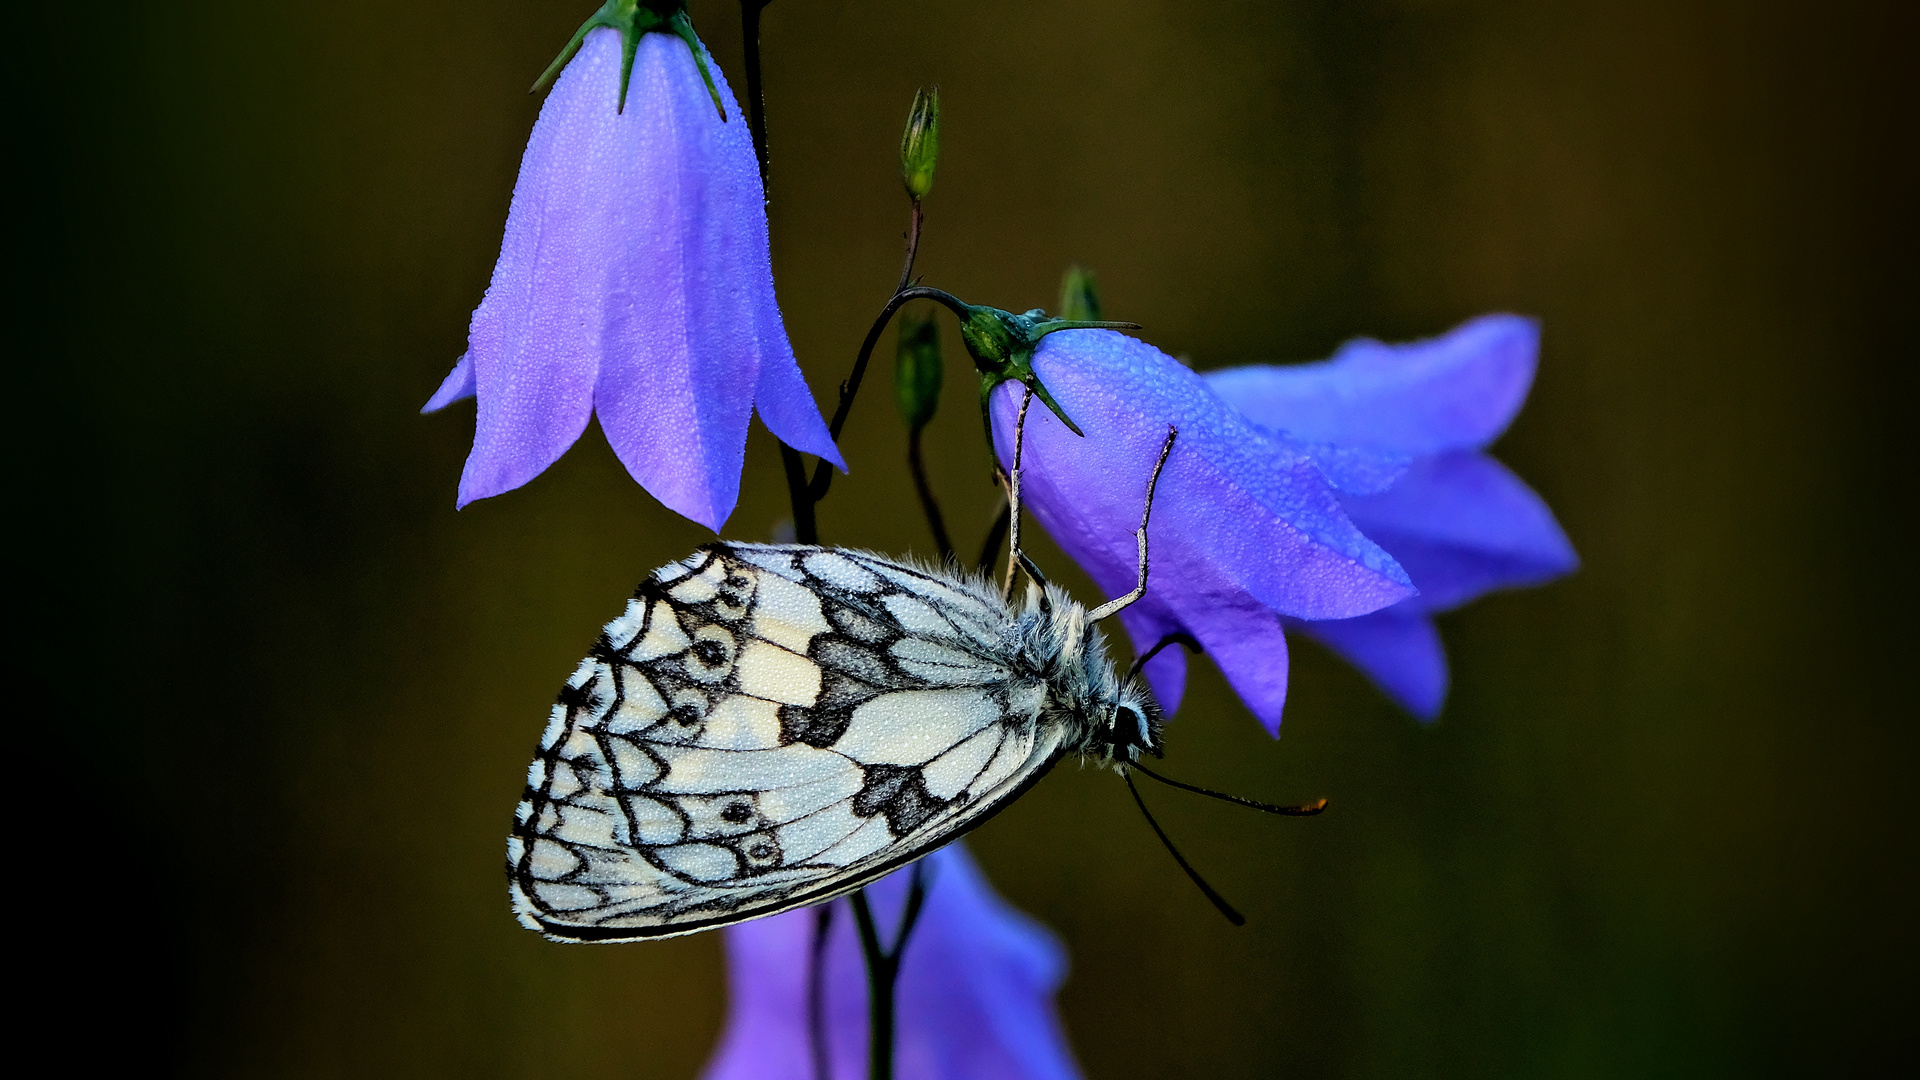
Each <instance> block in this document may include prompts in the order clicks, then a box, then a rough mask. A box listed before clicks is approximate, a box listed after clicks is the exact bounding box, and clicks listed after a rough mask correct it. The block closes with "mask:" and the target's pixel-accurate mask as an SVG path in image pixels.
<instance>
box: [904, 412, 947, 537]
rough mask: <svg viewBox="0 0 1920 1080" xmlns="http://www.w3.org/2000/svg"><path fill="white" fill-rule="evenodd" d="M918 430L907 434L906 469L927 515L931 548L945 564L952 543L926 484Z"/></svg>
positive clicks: (937, 504)
mask: <svg viewBox="0 0 1920 1080" xmlns="http://www.w3.org/2000/svg"><path fill="white" fill-rule="evenodd" d="M920 431H921V429H920V428H914V429H913V430H912V431H909V432H907V469H908V470H909V471H911V472H912V473H913V489H914V490H915V491H917V492H919V493H920V509H921V510H922V511H924V512H925V513H926V515H927V528H928V529H930V530H932V531H933V546H934V547H935V548H937V549H938V550H939V552H940V561H941V562H942V563H946V562H949V561H952V559H953V541H952V540H950V539H948V538H947V521H946V518H944V517H943V516H941V514H940V501H939V500H938V499H935V498H934V497H933V486H932V485H931V484H928V483H927V468H926V463H925V462H924V461H922V460H921V456H920Z"/></svg>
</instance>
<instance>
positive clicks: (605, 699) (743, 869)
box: [507, 544, 1062, 941]
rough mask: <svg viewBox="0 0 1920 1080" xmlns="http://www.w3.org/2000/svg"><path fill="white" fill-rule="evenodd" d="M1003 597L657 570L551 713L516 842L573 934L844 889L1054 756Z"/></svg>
mask: <svg viewBox="0 0 1920 1080" xmlns="http://www.w3.org/2000/svg"><path fill="white" fill-rule="evenodd" d="M1010 625H1011V620H1010V618H1009V616H1008V613H1007V611H1006V608H1005V606H1004V605H1003V604H1002V603H1001V602H1000V600H999V598H998V597H997V596H996V595H994V594H993V593H992V592H991V591H989V590H987V589H985V588H983V587H979V586H976V585H973V584H970V583H967V582H962V581H957V580H955V579H952V578H947V577H943V576H941V575H938V574H932V573H928V572H926V571H923V570H918V569H915V568H913V567H910V566H906V565H903V564H900V563H896V562H893V561H891V560H887V559H883V558H880V557H878V556H874V555H869V554H865V553H861V552H852V551H845V550H841V549H834V548H819V547H809V546H799V545H788V546H767V545H746V544H712V545H709V546H707V547H705V548H702V549H701V550H700V551H699V552H696V553H695V554H694V555H693V556H692V557H690V558H688V559H687V560H685V561H684V562H681V563H674V564H672V565H669V566H667V567H664V568H662V569H661V570H659V571H657V572H656V573H655V574H654V575H653V576H652V577H651V578H650V579H649V580H648V581H647V582H645V583H644V584H642V585H641V587H640V588H639V590H638V591H637V592H636V593H635V596H634V599H633V600H632V601H631V602H629V604H628V606H627V610H626V612H625V613H624V614H623V615H621V617H620V618H618V619H615V620H614V621H613V622H611V623H609V624H608V625H607V627H606V629H605V631H604V632H603V633H602V635H601V639H600V641H599V642H597V643H596V645H595V647H594V649H593V652H592V653H591V654H590V655H589V656H588V657H587V658H586V659H585V660H583V661H582V662H581V664H580V666H579V668H578V669H577V670H576V671H575V672H574V674H573V677H572V678H570V679H569V680H568V681H567V685H566V688H565V689H563V690H562V691H561V693H560V700H559V703H558V704H556V705H555V706H554V708H553V713H552V717H551V720H550V722H549V723H548V726H547V731H546V733H545V735H544V736H543V738H542V740H541V749H540V753H539V755H538V756H537V757H535V759H534V762H533V764H532V766H531V767H530V769H529V772H528V777H527V790H526V794H525V797H524V798H523V799H522V800H521V803H520V806H519V808H518V810H517V812H516V815H515V824H514V828H513V832H512V835H511V836H510V837H509V839H508V848H507V869H508V877H509V880H510V882H511V890H512V895H513V905H514V911H515V914H516V915H518V916H519V918H520V921H521V922H522V923H524V924H525V925H527V926H529V927H531V928H533V929H537V930H539V931H541V932H542V933H545V934H546V935H547V936H548V937H550V938H554V939H556V940H566V941H623V940H634V939H639V938H650V937H666V936H671V935H674V934H685V933H692V932H694V931H697V930H704V929H708V928H710V927H714V926H720V925H725V924H727V923H732V922H739V921H742V920H744V919H751V918H758V917H760V916H763V915H772V914H775V913H778V912H781V911H786V910H788V909H791V908H794V907H799V906H801V905H804V904H810V903H813V902H816V901H819V900H823V899H827V898H829V897H832V896H836V895H839V894H840V893H844V892H847V891H850V890H852V889H854V888H857V887H859V886H860V885H862V884H864V883H866V882H868V881H871V880H873V879H874V878H877V877H879V876H881V875H882V874H885V873H887V872H889V871H891V870H893V869H894V868H896V867H898V866H901V865H904V864H905V863H907V862H910V861H912V860H913V859H916V858H918V857H920V856H921V855H924V854H926V853H927V852H928V851H931V850H933V849H934V848H936V847H938V846H940V845H941V844H942V843H945V842H946V841H948V840H951V839H953V838H954V837H957V836H959V835H960V834H961V833H963V832H965V831H967V830H968V829H970V828H972V827H973V826H975V825H978V824H979V823H981V822H982V821H985V820H986V819H987V818H988V817H990V816H991V815H992V814H993V813H994V812H995V811H997V810H999V809H1000V808H1001V807H1003V806H1005V805H1006V804H1007V803H1008V802H1010V801H1011V800H1012V799H1014V798H1015V797H1017V796H1018V795H1019V794H1020V793H1021V792H1023V791H1024V790H1026V788H1027V787H1028V786H1030V785H1031V784H1032V783H1033V782H1034V781H1036V780H1038V779H1039V778H1040V776H1041V775H1043V774H1044V773H1045V772H1046V770H1047V769H1048V768H1049V767H1050V766H1051V765H1052V764H1053V763H1054V762H1055V761H1056V760H1057V759H1058V758H1059V757H1060V754H1061V738H1062V733H1061V732H1060V731H1059V730H1058V729H1057V727H1055V726H1053V725H1049V724H1047V723H1044V722H1042V721H1041V720H1040V718H1039V713H1040V703H1041V701H1042V700H1043V698H1044V694H1045V687H1044V685H1043V684H1042V683H1041V682H1040V681H1039V680H1038V679H1037V678H1035V677H1032V676H1023V675H1021V674H1019V673H1018V671H1017V670H1016V669H1015V668H1014V666H1013V665H1012V664H1011V663H1010V660H1009V658H1010V657H1011V656H1012V655H1013V653H1012V646H1011V644H1010V640H1009V638H1008V633H1009V629H1010Z"/></svg>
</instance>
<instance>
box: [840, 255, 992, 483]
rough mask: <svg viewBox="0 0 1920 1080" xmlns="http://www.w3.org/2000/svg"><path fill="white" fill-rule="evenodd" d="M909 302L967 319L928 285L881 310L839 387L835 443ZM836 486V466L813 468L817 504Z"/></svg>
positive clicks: (963, 309) (960, 306)
mask: <svg viewBox="0 0 1920 1080" xmlns="http://www.w3.org/2000/svg"><path fill="white" fill-rule="evenodd" d="M909 300H932V301H935V302H936V303H939V304H941V305H943V306H945V307H946V308H947V310H949V311H951V312H953V313H954V314H955V315H957V316H959V317H960V318H962V319H964V318H966V317H967V305H966V304H965V303H963V302H962V301H961V300H960V298H959V297H956V296H954V295H953V294H952V293H949V292H946V291H945V290H942V289H935V288H931V287H929V286H926V285H915V286H912V287H910V288H905V289H900V290H897V291H896V292H895V293H894V294H893V298H892V299H890V300H888V301H887V306H886V307H884V308H881V309H880V317H879V318H877V319H875V320H873V326H872V327H871V328H869V329H868V330H867V337H866V340H865V341H862V342H861V343H860V353H859V355H858V356H856V357H855V358H854V361H853V372H852V373H851V374H849V375H848V376H847V381H846V382H843V383H841V384H840V407H839V408H837V409H835V410H834V411H833V422H832V423H830V424H828V425H827V434H828V435H830V436H832V437H833V438H834V439H836V440H837V439H839V438H840V429H841V428H843V427H845V426H846V424H847V414H848V413H850V412H852V411H853V399H854V398H855V397H858V396H859V394H860V382H861V380H863V379H865V378H866V375H867V362H868V361H870V360H872V359H873V347H874V346H875V345H878V344H879V343H880V334H881V332H882V331H884V330H886V328H887V323H889V322H891V321H892V320H893V314H894V312H896V311H899V310H900V308H901V306H902V305H904V304H906V303H907V302H908V301H909ZM832 485H833V466H832V465H829V464H828V463H826V462H824V461H822V462H819V463H818V464H816V465H815V466H814V467H813V485H812V487H810V488H809V489H808V493H809V494H810V495H812V497H813V501H814V502H819V501H820V500H821V499H823V498H825V497H826V494H827V489H828V488H829V487H831V486H832Z"/></svg>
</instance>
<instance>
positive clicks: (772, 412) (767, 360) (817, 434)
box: [753, 214, 847, 473]
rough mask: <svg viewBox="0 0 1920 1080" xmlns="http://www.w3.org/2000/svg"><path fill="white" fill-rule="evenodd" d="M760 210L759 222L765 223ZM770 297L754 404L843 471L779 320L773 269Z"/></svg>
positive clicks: (786, 437) (778, 431)
mask: <svg viewBox="0 0 1920 1080" xmlns="http://www.w3.org/2000/svg"><path fill="white" fill-rule="evenodd" d="M765 221H766V218H765V215H764V214H763V215H762V216H761V228H762V229H763V230H764V229H765V228H766V224H765ZM766 293H767V295H766V301H765V303H763V304H762V305H761V306H760V347H761V353H760V386H759V388H758V389H757V390H755V391H754V396H753V406H754V408H755V409H758V410H759V412H760V422H761V423H762V424H765V425H766V426H767V430H768V431H771V432H773V436H774V438H776V439H779V440H780V441H781V442H783V443H786V444H787V445H788V446H791V447H793V448H794V449H795V450H799V451H801V452H802V453H807V454H812V455H813V456H815V457H817V458H821V459H824V460H826V461H831V462H833V463H834V465H835V466H837V467H838V468H839V469H840V471H841V472H843V473H844V472H846V471H847V463H846V460H845V459H844V458H842V457H841V456H840V448H839V447H838V446H836V445H834V442H833V436H832V435H831V434H829V433H828V432H827V422H826V421H825V420H823V419H821V418H820V406H819V405H818V404H816V403H815V402H814V400H813V391H812V390H811V389H809V388H808V387H807V380H806V377H805V376H803V375H801V374H800V364H799V362H798V361H796V360H795V359H794V358H793V346H792V345H791V344H790V343H789V342H788V341H787V328H786V325H785V324H784V323H783V322H781V319H780V308H779V306H778V305H776V304H775V303H774V301H773V275H772V271H771V270H769V271H768V274H767V288H766Z"/></svg>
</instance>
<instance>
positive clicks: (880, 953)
mask: <svg viewBox="0 0 1920 1080" xmlns="http://www.w3.org/2000/svg"><path fill="white" fill-rule="evenodd" d="M853 921H854V922H855V923H856V924H857V925H858V926H859V927H860V952H861V953H862V954H863V955H865V956H866V959H867V1080H893V977H894V975H895V974H896V971H897V969H896V967H895V963H894V958H893V957H890V956H888V955H887V952H886V950H885V949H883V948H881V947H880V931H879V929H878V928H877V927H875V926H874V924H873V908H872V907H870V906H869V905H868V904H867V893H866V890H864V889H862V890H861V891H859V892H857V893H854V894H853Z"/></svg>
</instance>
